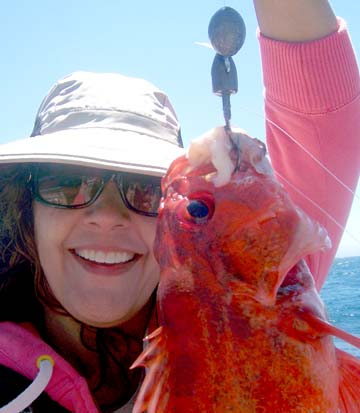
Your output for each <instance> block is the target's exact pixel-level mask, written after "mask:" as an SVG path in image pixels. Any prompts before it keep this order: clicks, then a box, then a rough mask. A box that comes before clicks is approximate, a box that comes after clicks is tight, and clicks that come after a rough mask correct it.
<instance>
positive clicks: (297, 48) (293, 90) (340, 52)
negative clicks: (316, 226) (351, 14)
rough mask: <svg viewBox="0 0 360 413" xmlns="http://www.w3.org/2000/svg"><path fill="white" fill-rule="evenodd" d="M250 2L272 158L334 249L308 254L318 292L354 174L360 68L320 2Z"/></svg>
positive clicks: (337, 22) (340, 26)
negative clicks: (256, 30)
mask: <svg viewBox="0 0 360 413" xmlns="http://www.w3.org/2000/svg"><path fill="white" fill-rule="evenodd" d="M254 5H255V9H256V13H257V17H258V20H259V28H260V34H259V40H260V49H261V59H262V66H263V78H264V79H263V80H264V86H265V111H266V117H267V122H266V139H267V146H268V150H269V154H270V157H271V161H272V164H273V167H274V169H275V171H277V173H278V178H279V179H280V181H282V182H283V183H284V185H285V186H286V187H287V189H288V191H289V193H290V195H291V196H292V198H293V199H294V201H295V202H296V203H297V204H298V205H299V206H300V207H301V208H302V209H303V210H305V211H306V212H307V214H308V215H310V216H311V217H312V218H313V219H315V220H317V221H318V222H320V223H321V224H322V225H323V226H324V227H325V228H326V229H327V231H328V233H329V235H330V238H331V241H332V245H333V247H332V249H331V250H329V251H327V252H319V253H317V254H314V255H312V256H309V257H307V261H308V264H309V265H310V268H311V270H312V273H313V275H314V277H315V279H316V284H317V287H318V288H320V287H321V285H322V284H323V282H324V280H325V278H326V275H327V273H328V270H329V268H330V266H331V264H332V261H333V257H334V255H335V253H336V250H337V247H338V244H339V242H340V239H341V236H342V232H343V228H344V226H345V225H346V220H347V217H348V214H349V211H350V207H351V203H352V198H353V195H352V193H351V190H353V191H354V190H355V188H356V183H357V180H358V176H359V169H360V139H359V133H360V116H359V113H360V78H359V70H358V67H357V62H356V58H355V54H354V51H353V49H352V44H351V40H350V37H349V35H348V32H347V29H346V24H345V22H344V20H342V19H337V18H336V17H335V14H334V12H333V11H332V9H331V7H330V5H329V3H328V2H327V1H325V0H254ZM343 184H344V185H346V186H347V188H345V187H344V185H343ZM349 189H350V190H349Z"/></svg>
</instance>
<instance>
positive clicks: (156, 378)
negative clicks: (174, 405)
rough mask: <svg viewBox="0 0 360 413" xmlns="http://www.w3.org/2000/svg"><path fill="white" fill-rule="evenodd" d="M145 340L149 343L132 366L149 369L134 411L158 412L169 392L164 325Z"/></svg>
mask: <svg viewBox="0 0 360 413" xmlns="http://www.w3.org/2000/svg"><path fill="white" fill-rule="evenodd" d="M144 340H149V344H148V345H147V347H146V348H145V349H144V351H143V352H142V353H141V354H140V356H139V357H138V358H137V359H136V360H135V362H134V363H133V364H132V366H131V367H130V368H131V369H133V368H136V367H139V366H144V367H145V368H146V369H147V371H146V375H145V379H144V381H143V383H142V385H141V387H140V390H139V393H138V395H137V397H136V400H135V404H134V408H133V413H142V412H145V411H146V412H147V413H156V412H159V411H163V409H162V406H163V405H164V404H165V403H166V398H167V392H166V391H165V390H164V384H165V383H166V369H165V367H164V365H165V363H166V359H167V352H166V346H165V334H164V331H163V327H159V328H157V329H156V330H155V331H154V332H153V333H151V334H150V335H149V336H147V337H145V339H144Z"/></svg>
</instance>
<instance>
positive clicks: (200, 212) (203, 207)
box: [186, 199, 210, 218]
mask: <svg viewBox="0 0 360 413" xmlns="http://www.w3.org/2000/svg"><path fill="white" fill-rule="evenodd" d="M186 209H187V211H188V213H189V214H190V215H191V216H192V217H193V218H206V217H207V216H208V215H209V213H210V209H209V207H208V205H207V204H206V202H203V201H200V200H198V199H191V200H190V202H189V204H188V205H187V207H186Z"/></svg>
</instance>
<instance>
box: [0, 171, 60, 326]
mask: <svg viewBox="0 0 360 413" xmlns="http://www.w3.org/2000/svg"><path fill="white" fill-rule="evenodd" d="M32 168H33V166H32V165H31V164H28V165H27V164H14V165H1V166H0V217H1V219H0V259H1V267H0V320H9V321H31V322H33V323H34V324H35V325H37V326H38V327H40V326H39V323H40V320H41V304H40V303H42V304H46V305H49V306H51V307H53V308H59V310H60V311H61V306H60V304H59V303H58V302H57V300H56V299H55V297H54V295H53V294H52V292H51V290H50V287H49V284H48V282H47V280H46V278H45V276H44V273H43V271H42V268H41V265H40V261H39V257H38V254H37V250H36V245H35V239H34V222H33V210H32V194H31V189H30V185H29V181H30V176H31V171H32Z"/></svg>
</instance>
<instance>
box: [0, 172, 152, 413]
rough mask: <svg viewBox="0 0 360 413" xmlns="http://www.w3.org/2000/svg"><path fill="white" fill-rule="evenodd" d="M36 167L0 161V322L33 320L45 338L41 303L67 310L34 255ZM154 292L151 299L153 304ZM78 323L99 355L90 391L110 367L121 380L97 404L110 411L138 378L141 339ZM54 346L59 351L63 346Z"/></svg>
mask: <svg viewBox="0 0 360 413" xmlns="http://www.w3.org/2000/svg"><path fill="white" fill-rule="evenodd" d="M34 166H35V165H34V164H14V165H0V217H1V218H0V260H1V265H0V321H13V322H31V323H32V324H34V325H35V326H36V328H37V329H38V331H39V332H40V334H41V335H42V336H43V338H44V339H45V340H46V341H47V334H46V331H45V325H44V317H43V314H44V306H47V307H50V308H51V309H52V310H54V311H57V312H60V313H62V314H65V315H68V316H70V314H68V313H67V312H66V310H65V309H64V308H63V307H62V306H61V304H60V303H59V302H58V301H57V300H56V298H55V296H54V295H53V293H52V291H51V289H50V286H49V284H48V282H47V279H46V277H45V274H44V272H43V270H42V267H41V264H40V260H39V256H38V253H37V248H36V244H35V235H34V219H33V197H32V191H31V186H30V177H31V173H32V171H33V168H34ZM155 294H156V292H154V293H153V295H152V297H151V298H150V302H151V307H152V308H154V306H155ZM80 325H81V341H82V343H83V345H84V346H85V347H86V348H87V349H89V350H92V351H94V353H96V354H97V355H98V357H99V367H100V371H99V377H98V382H97V383H96V385H95V386H94V387H93V388H92V392H93V394H94V395H96V394H97V392H98V391H100V390H101V388H102V387H103V386H105V387H106V386H107V385H108V384H109V374H110V371H111V370H112V369H113V368H114V367H115V374H116V375H117V377H120V378H121V380H122V383H123V386H122V389H121V391H119V394H118V398H117V399H116V400H114V401H112V402H111V403H109V405H107V406H104V405H103V406H101V407H102V411H104V412H107V411H113V409H114V408H115V407H120V406H122V405H123V404H125V403H126V401H128V400H129V399H130V397H131V396H132V394H133V392H134V391H135V390H136V387H137V383H138V382H139V380H140V379H141V377H142V374H143V372H142V370H141V369H135V370H129V367H130V365H131V364H132V362H133V361H134V359H135V358H136V357H137V355H138V353H139V351H141V348H142V341H141V339H139V338H138V337H132V336H130V335H128V334H125V333H124V332H123V331H122V329H121V327H114V328H95V327H92V326H88V325H85V324H83V323H80ZM57 350H58V351H59V352H60V353H61V349H59V348H57ZM134 351H135V352H134ZM110 366H112V369H110Z"/></svg>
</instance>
